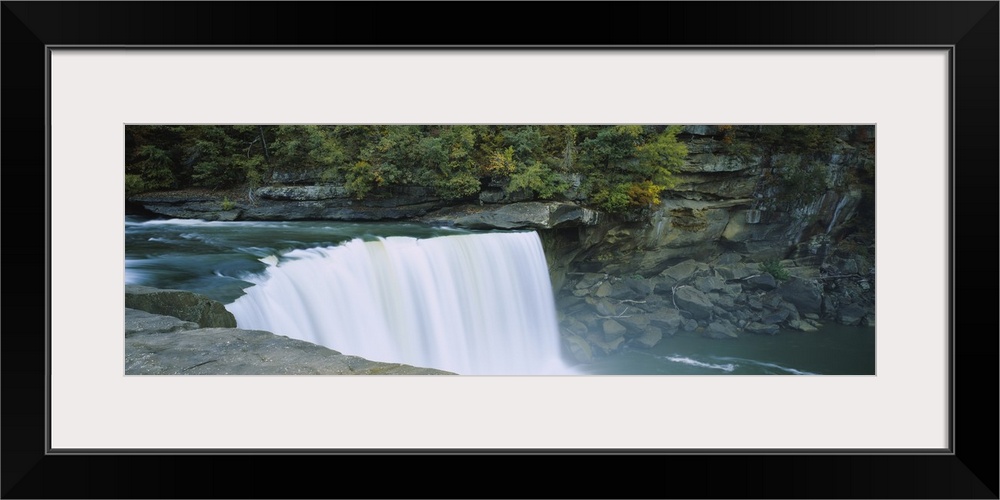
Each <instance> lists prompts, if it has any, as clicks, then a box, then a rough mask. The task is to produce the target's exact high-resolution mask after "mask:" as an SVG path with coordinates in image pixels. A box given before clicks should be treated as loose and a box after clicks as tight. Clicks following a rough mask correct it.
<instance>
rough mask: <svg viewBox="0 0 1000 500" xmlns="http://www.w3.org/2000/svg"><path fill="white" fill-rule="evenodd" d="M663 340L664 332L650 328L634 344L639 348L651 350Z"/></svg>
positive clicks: (634, 340)
mask: <svg viewBox="0 0 1000 500" xmlns="http://www.w3.org/2000/svg"><path fill="white" fill-rule="evenodd" d="M662 339H663V332H662V331H661V330H660V329H659V328H657V327H655V326H649V327H646V329H645V330H643V332H642V334H641V335H639V336H638V337H636V338H635V339H633V340H632V343H633V344H634V345H636V346H638V347H641V348H646V349H649V348H650V347H653V346H655V345H656V344H658V343H660V340H662Z"/></svg>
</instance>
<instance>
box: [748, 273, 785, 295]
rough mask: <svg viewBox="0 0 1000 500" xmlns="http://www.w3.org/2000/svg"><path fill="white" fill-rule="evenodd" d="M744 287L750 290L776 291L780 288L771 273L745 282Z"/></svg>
mask: <svg viewBox="0 0 1000 500" xmlns="http://www.w3.org/2000/svg"><path fill="white" fill-rule="evenodd" d="M743 286H745V287H746V288H747V289H749V290H763V291H769V290H774V289H775V288H777V287H778V282H777V281H775V279H774V276H771V274H770V273H763V274H757V275H754V276H750V277H748V278H747V279H745V280H743Z"/></svg>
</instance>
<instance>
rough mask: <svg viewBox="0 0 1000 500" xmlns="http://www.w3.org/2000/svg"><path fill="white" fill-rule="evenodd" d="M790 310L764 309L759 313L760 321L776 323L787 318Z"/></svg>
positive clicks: (770, 323) (767, 323) (769, 323)
mask: <svg viewBox="0 0 1000 500" xmlns="http://www.w3.org/2000/svg"><path fill="white" fill-rule="evenodd" d="M790 315H791V312H790V311H789V310H788V309H778V310H773V311H769V312H768V311H765V312H764V313H763V314H761V318H760V322H761V323H764V324H765V325H777V324H778V323H781V322H783V321H785V320H786V319H788V317H789V316H790Z"/></svg>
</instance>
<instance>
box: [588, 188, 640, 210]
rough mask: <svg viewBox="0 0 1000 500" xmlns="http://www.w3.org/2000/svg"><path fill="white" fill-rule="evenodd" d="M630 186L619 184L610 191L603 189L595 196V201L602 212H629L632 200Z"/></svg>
mask: <svg viewBox="0 0 1000 500" xmlns="http://www.w3.org/2000/svg"><path fill="white" fill-rule="evenodd" d="M628 189H629V186H628V184H618V185H616V186H614V187H613V188H610V189H602V190H600V191H598V192H597V193H595V194H594V196H593V198H592V199H593V201H594V204H595V205H597V206H598V207H599V208H600V209H601V210H604V211H605V212H608V213H613V214H617V213H624V212H625V211H626V210H628V208H629V205H630V202H631V200H630V199H629V196H628Z"/></svg>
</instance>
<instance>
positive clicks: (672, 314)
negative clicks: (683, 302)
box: [647, 309, 684, 335]
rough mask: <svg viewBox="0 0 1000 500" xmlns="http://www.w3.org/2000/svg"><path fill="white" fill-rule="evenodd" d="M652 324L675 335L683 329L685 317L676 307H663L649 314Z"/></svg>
mask: <svg viewBox="0 0 1000 500" xmlns="http://www.w3.org/2000/svg"><path fill="white" fill-rule="evenodd" d="M647 317H648V318H649V324H650V326H655V327H659V328H660V329H662V330H663V331H664V332H665V333H667V334H668V335H674V334H675V333H677V331H678V330H679V329H681V327H682V325H683V323H684V317H683V316H681V313H680V312H679V311H677V310H676V309H661V310H659V311H656V312H654V313H652V314H649V315H647Z"/></svg>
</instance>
